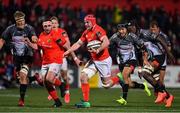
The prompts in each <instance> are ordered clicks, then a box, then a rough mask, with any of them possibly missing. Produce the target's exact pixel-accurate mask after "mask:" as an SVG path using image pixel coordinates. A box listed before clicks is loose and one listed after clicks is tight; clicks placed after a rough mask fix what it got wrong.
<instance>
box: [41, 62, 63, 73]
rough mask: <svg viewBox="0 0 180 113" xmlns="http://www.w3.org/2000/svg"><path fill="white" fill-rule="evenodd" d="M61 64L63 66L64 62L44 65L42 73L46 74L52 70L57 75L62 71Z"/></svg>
mask: <svg viewBox="0 0 180 113" xmlns="http://www.w3.org/2000/svg"><path fill="white" fill-rule="evenodd" d="M61 66H62V64H57V63H51V64H46V65H42V67H41V75H42V76H45V75H46V74H47V73H48V71H52V72H54V73H55V74H56V76H57V75H58V74H59V73H60V69H61Z"/></svg>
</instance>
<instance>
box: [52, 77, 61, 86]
mask: <svg viewBox="0 0 180 113" xmlns="http://www.w3.org/2000/svg"><path fill="white" fill-rule="evenodd" d="M53 84H54V85H55V86H60V85H61V81H60V80H59V79H58V78H54V83H53Z"/></svg>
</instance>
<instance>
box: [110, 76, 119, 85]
mask: <svg viewBox="0 0 180 113" xmlns="http://www.w3.org/2000/svg"><path fill="white" fill-rule="evenodd" d="M111 80H112V81H113V84H116V83H118V82H119V77H118V76H114V77H112V78H111Z"/></svg>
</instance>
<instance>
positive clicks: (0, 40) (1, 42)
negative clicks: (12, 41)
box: [0, 39, 5, 50]
mask: <svg viewBox="0 0 180 113" xmlns="http://www.w3.org/2000/svg"><path fill="white" fill-rule="evenodd" d="M4 43H5V41H4V40H3V39H0V50H1V49H2V47H3V45H4Z"/></svg>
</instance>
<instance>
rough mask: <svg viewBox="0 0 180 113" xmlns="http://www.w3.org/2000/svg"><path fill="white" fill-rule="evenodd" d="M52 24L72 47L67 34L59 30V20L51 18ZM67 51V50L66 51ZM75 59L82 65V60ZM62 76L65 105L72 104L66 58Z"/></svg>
mask: <svg viewBox="0 0 180 113" xmlns="http://www.w3.org/2000/svg"><path fill="white" fill-rule="evenodd" d="M50 20H51V22H52V27H53V29H54V30H55V31H57V32H58V34H59V35H62V36H63V37H64V38H65V40H66V42H67V43H68V44H69V45H70V41H69V37H68V35H67V32H66V31H65V30H64V29H62V28H59V22H58V18H57V17H55V16H53V17H51V19H50ZM64 51H65V49H64ZM73 57H74V61H75V63H76V64H77V65H79V63H80V60H79V59H78V58H77V57H76V56H73ZM60 75H61V76H59V77H60V78H61V77H62V79H63V81H64V82H62V84H61V85H60V87H59V88H60V91H61V97H64V101H65V103H69V102H70V92H69V88H70V84H69V79H68V65H67V59H66V58H63V64H62V67H61V73H60ZM51 98H52V97H51V96H50V95H49V96H48V99H51Z"/></svg>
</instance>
